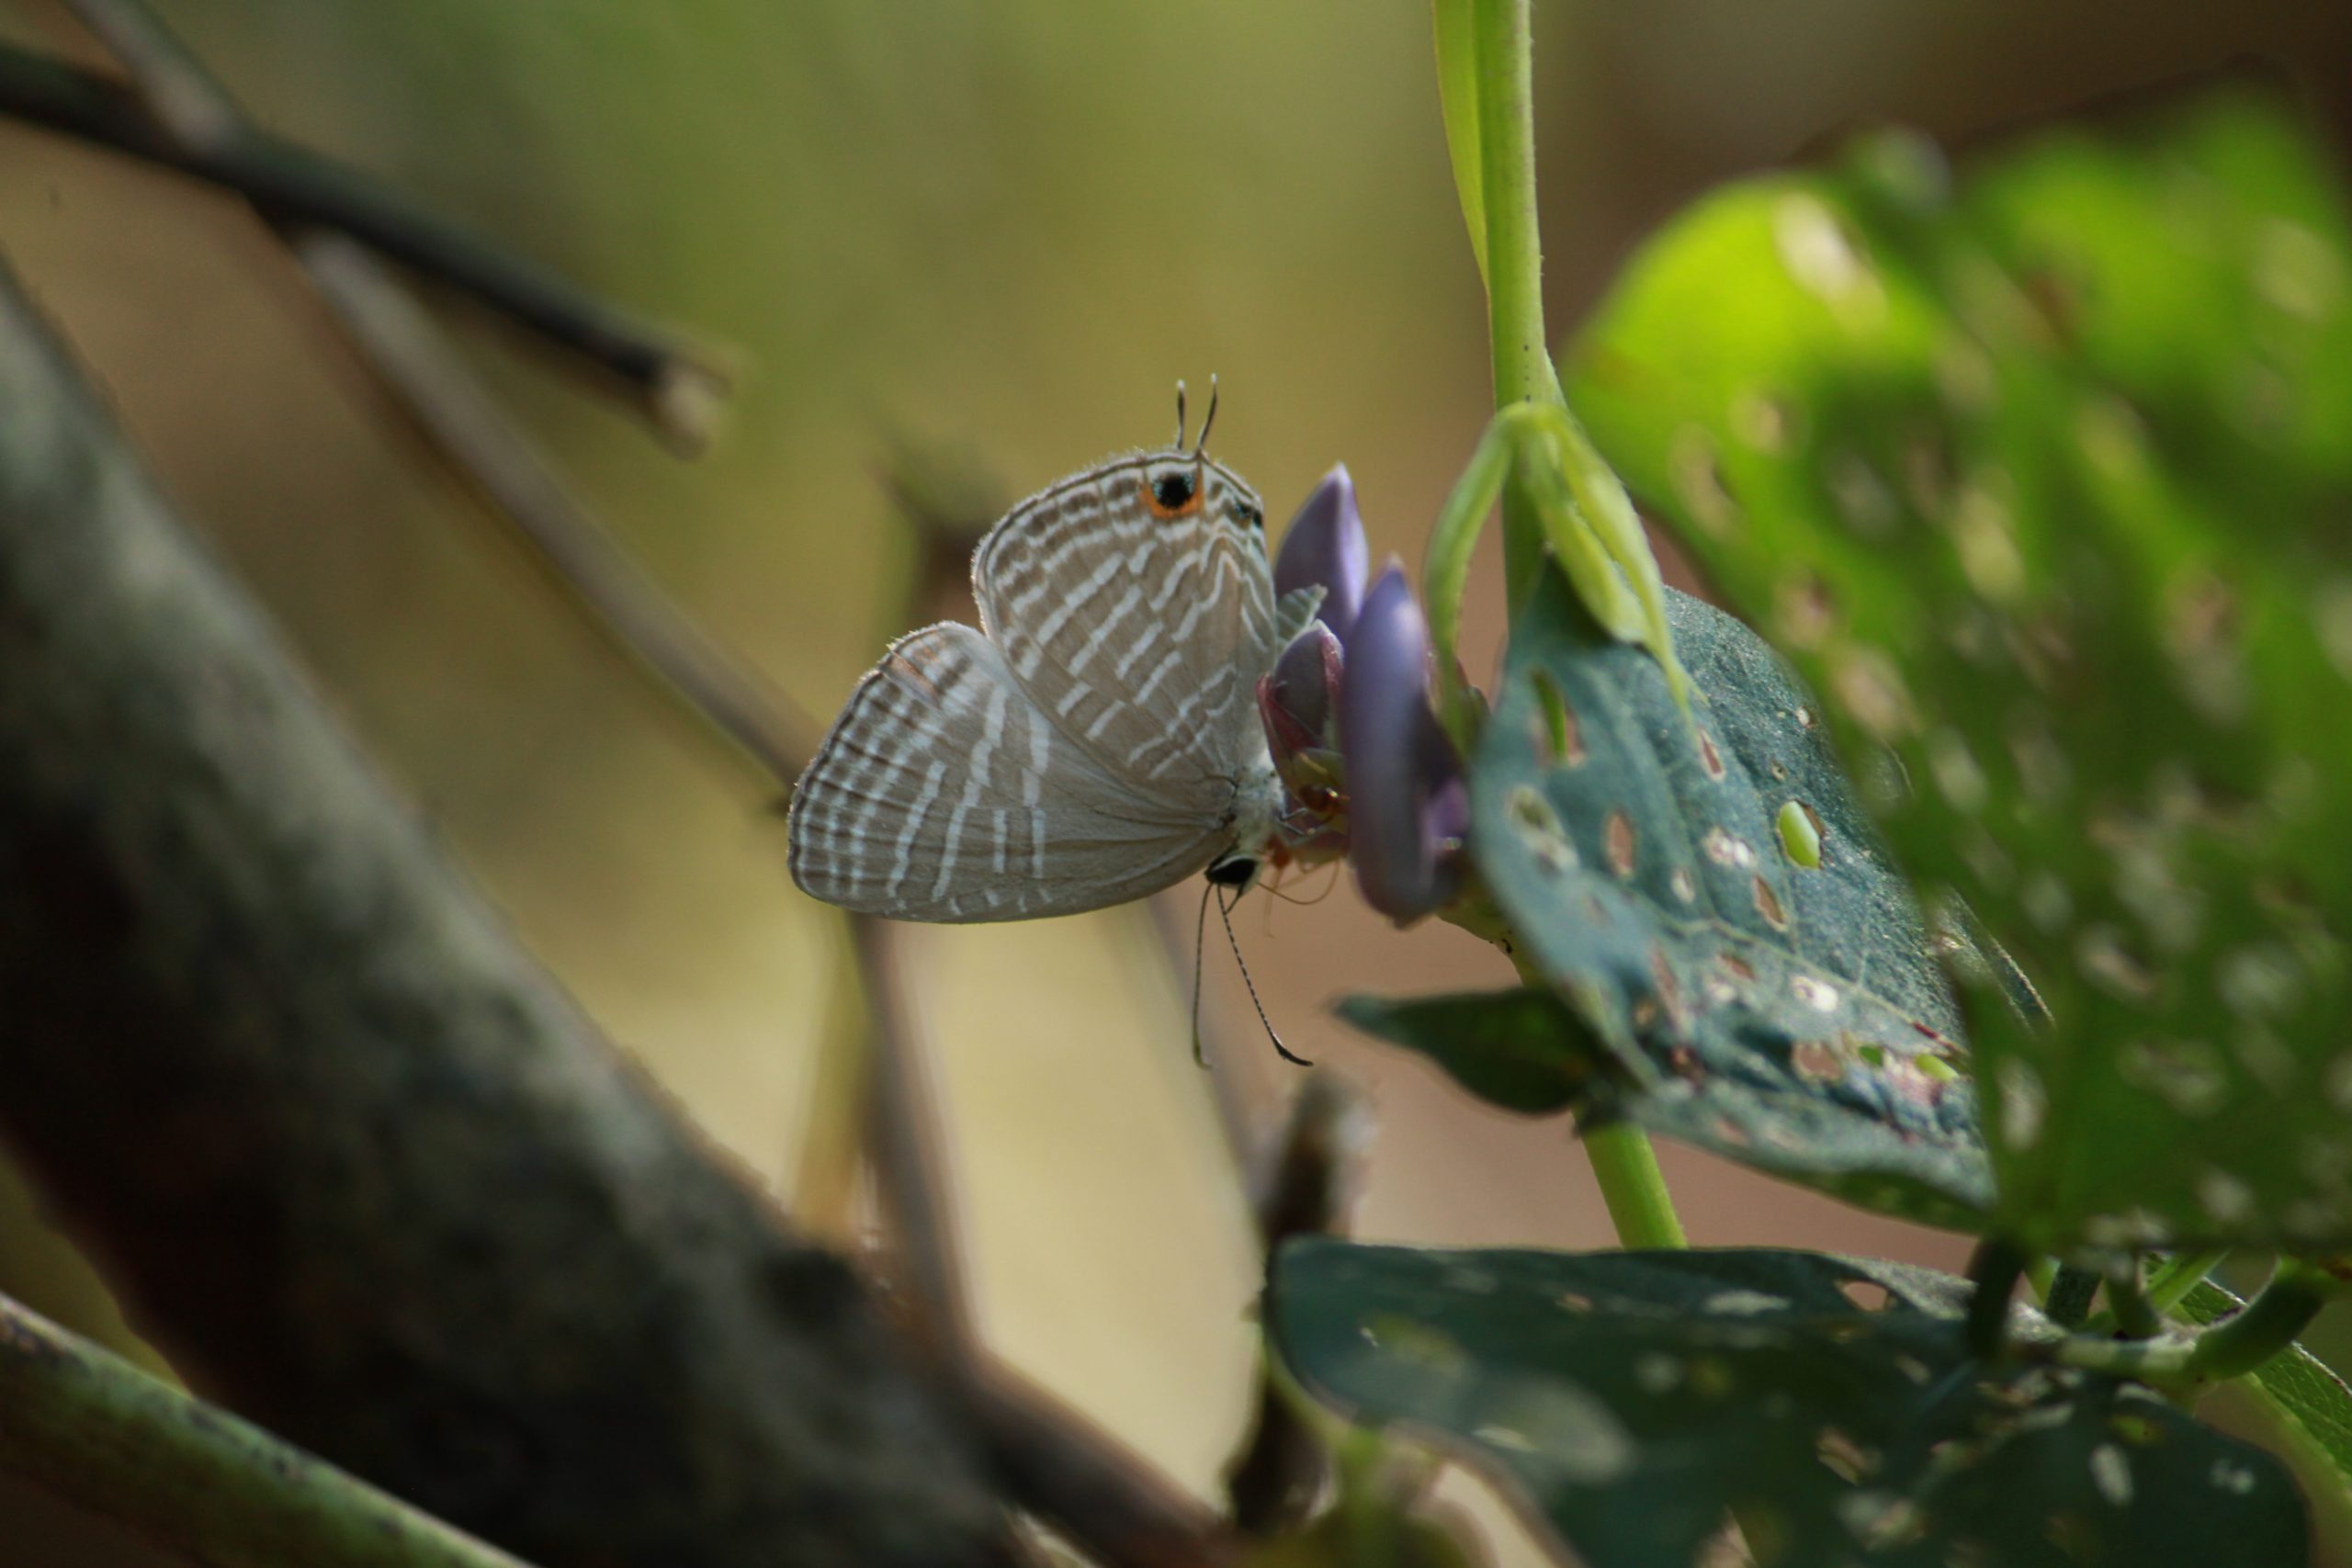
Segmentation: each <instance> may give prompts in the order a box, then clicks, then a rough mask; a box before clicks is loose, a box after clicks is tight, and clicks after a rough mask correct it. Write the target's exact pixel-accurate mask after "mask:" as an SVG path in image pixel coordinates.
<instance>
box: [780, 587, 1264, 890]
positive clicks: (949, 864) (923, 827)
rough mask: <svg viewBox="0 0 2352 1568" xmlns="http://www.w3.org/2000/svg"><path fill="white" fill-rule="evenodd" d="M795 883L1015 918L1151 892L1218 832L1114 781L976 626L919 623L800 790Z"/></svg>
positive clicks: (1202, 860) (846, 713) (848, 713)
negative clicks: (1037, 700)
mask: <svg viewBox="0 0 2352 1568" xmlns="http://www.w3.org/2000/svg"><path fill="white" fill-rule="evenodd" d="M788 831H789V838H790V846H791V847H790V858H791V869H792V877H793V881H794V882H795V883H797V885H798V886H800V887H801V889H802V890H803V891H805V892H807V893H809V895H811V896H812V897H818V898H821V899H823V900H824V901H825V902H827V903H829V904H834V905H838V906H840V907H841V908H846V909H855V910H860V911H863V912H865V913H869V914H878V915H888V916H891V917H894V918H897V919H916V920H937V921H978V920H1008V919H1028V918H1033V917H1036V916H1043V915H1061V914H1073V913H1076V912H1078V911H1080V910H1083V909H1094V908H1103V907H1105V906H1107V905H1112V904H1117V903H1123V902H1125V901H1126V900H1127V899H1130V898H1136V897H1142V896H1143V895H1145V894H1148V893H1153V892H1157V891H1158V890H1159V889H1160V888H1162V887H1166V886H1170V885H1171V884H1173V883H1176V882H1179V881H1181V880H1182V879H1183V878H1184V877H1186V876H1188V875H1190V874H1192V873H1193V872H1195V871H1198V870H1199V869H1201V867H1203V866H1204V865H1205V864H1207V863H1208V862H1209V860H1210V858H1211V857H1212V856H1213V855H1214V854H1215V853H1216V852H1217V851H1218V850H1219V849H1221V848H1222V847H1223V845H1224V840H1225V838H1226V837H1227V835H1226V834H1224V833H1223V832H1222V831H1221V829H1220V828H1219V826H1218V825H1217V824H1216V823H1215V822H1214V821H1212V820H1206V819H1203V818H1200V817H1199V816H1197V815H1190V816H1188V815H1187V814H1186V813H1185V812H1184V811H1182V810H1181V809H1179V810H1170V809H1169V808H1167V807H1164V806H1163V805H1161V804H1159V803H1158V802H1156V801H1154V800H1152V799H1151V798H1149V797H1148V796H1139V795H1136V793H1135V792H1133V791H1132V790H1129V789H1127V788H1126V787H1125V786H1124V785H1123V784H1122V783H1121V782H1119V781H1117V780H1114V779H1113V778H1112V777H1111V776H1110V775H1108V774H1107V773H1104V772H1103V769H1102V768H1101V767H1100V766H1098V765H1097V764H1096V763H1095V761H1093V760H1092V758H1091V756H1089V755H1088V754H1087V753H1086V752H1084V751H1082V750H1079V749H1078V748H1077V747H1075V746H1073V745H1072V744H1070V742H1069V739H1068V738H1067V737H1066V736H1065V735H1064V734H1063V733H1062V731H1061V730H1060V728H1058V727H1057V726H1056V725H1055V724H1054V723H1053V722H1052V721H1051V720H1050V719H1048V718H1047V717H1046V715H1045V714H1043V713H1042V712H1040V711H1039V709H1038V708H1037V706H1036V705H1035V703H1034V702H1033V701H1032V700H1031V699H1030V697H1029V695H1028V694H1027V693H1026V691H1025V690H1024V689H1023V686H1022V685H1021V684H1020V682H1017V681H1015V680H1014V679H1013V676H1012V671H1011V670H1010V669H1009V668H1008V667H1007V664H1006V661H1005V659H1004V656H1003V655H1002V654H1001V652H1000V651H999V650H998V649H996V648H995V647H994V646H993V645H991V644H990V643H989V640H988V639H987V638H986V637H982V636H981V635H980V634H979V633H978V632H977V631H974V630H973V629H972V628H971V627H969V626H960V625H956V624H954V623H946V624H943V625H940V626H927V627H925V628H924V629H922V631H919V632H914V633H912V634H910V635H909V636H907V637H902V638H900V639H899V641H898V642H897V643H895V644H893V645H892V647H891V649H890V651H889V652H888V654H887V655H885V656H884V658H883V660H882V662H881V663H880V664H878V665H876V667H875V668H874V669H873V670H872V671H868V672H867V674H866V675H865V679H864V680H862V681H860V682H858V686H857V690H856V691H855V692H854V693H853V694H852V695H851V697H850V700H849V703H848V705H847V706H845V707H844V708H843V709H842V716H841V717H840V718H839V719H837V720H836V721H835V722H834V724H833V728H832V730H831V733H830V734H828V735H827V736H826V738H825V742H824V745H823V746H822V747H820V749H819V750H818V753H817V756H816V760H815V761H812V762H810V763H809V767H808V770H807V771H806V772H805V773H802V775H801V778H800V783H799V784H798V785H797V787H796V788H795V790H794V792H793V797H792V808H791V814H790V823H789V829H788Z"/></svg>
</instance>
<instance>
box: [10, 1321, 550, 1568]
mask: <svg viewBox="0 0 2352 1568" xmlns="http://www.w3.org/2000/svg"><path fill="white" fill-rule="evenodd" d="M0 1412H5V1413H6V1418H5V1419H0V1469H6V1470H12V1471H16V1472H18V1473H20V1474H23V1475H27V1476H29V1477H31V1478H32V1479H33V1480H35V1481H37V1482H40V1483H41V1484H43V1485H45V1486H49V1487H52V1488H54V1489H55V1490H56V1491H57V1492H59V1493H61V1494H62V1495H65V1496H68V1497H71V1498H74V1500H75V1501H77V1502H79V1503H81V1504H82V1505H83V1506H85V1507H88V1508H91V1509H93V1510H95V1511H96V1512H97V1513H100V1514H105V1515H108V1516H110V1517H114V1518H118V1519H122V1520H124V1521H126V1522H128V1523H130V1524H132V1525H135V1526H137V1527H138V1528H140V1529H143V1530H146V1531H147V1532H149V1533H150V1534H152V1535H153V1536H155V1537H157V1538H158V1539H160V1540H164V1541H166V1542H168V1543H170V1544H171V1545H174V1546H176V1547H179V1548H181V1549H182V1550H184V1551H187V1553H188V1554H189V1555H190V1556H191V1557H194V1558H195V1559H197V1560H198V1561H199V1562H207V1563H211V1564H214V1565H215V1568H282V1565H283V1564H287V1563H297V1562H299V1563H302V1564H304V1565H305V1568H522V1564H521V1563H520V1562H517V1560H516V1559H515V1558H513V1557H510V1556H508V1555H507V1554H506V1553H505V1552H503V1551H499V1550H498V1549H497V1548H496V1547H494V1546H490V1545H487V1544H485V1543H483V1542H481V1541H479V1540H474V1539H473V1538H472V1537H471V1536H468V1535H465V1534H462V1533H461V1532H459V1531H458V1529H455V1528H454V1527H452V1526H449V1525H447V1524H444V1523H442V1522H441V1521H440V1520H438V1519H435V1518H433V1517H430V1516H429V1515H426V1514H424V1513H421V1512H419V1511H418V1510H417V1509H415V1508H413V1507H411V1506H409V1505H408V1504H406V1503H403V1502H401V1501H400V1500H399V1499H398V1498H396V1497H391V1496H388V1495H385V1494H384V1493H382V1492H379V1491H378V1490H377V1489H376V1488H374V1487H373V1486H370V1485H368V1483H366V1482H364V1481H361V1480H359V1479H358V1478H357V1477H356V1476H353V1475H349V1474H346V1473H345V1472H343V1471H340V1470H337V1469H335V1468H334V1466H333V1465H330V1464H328V1463H327V1462H326V1461H324V1460H320V1459H314V1458H312V1457H311V1455H309V1454H307V1453H304V1452H302V1451H301V1450H299V1449H295V1448H291V1447H289V1446H288V1445H287V1444H285V1443H282V1442H280V1441H278V1439H277V1438H273V1437H271V1436H270V1435H269V1434H268V1433H266V1432H265V1431H263V1430H261V1428H259V1427H253V1426H249V1425H247V1424H246V1423H245V1422H243V1421H241V1420H239V1419H238V1418H237V1417H236V1416H232V1415H230V1414H229V1413H228V1412H227V1411H225V1410H221V1409H220V1408H218V1407H217V1406H214V1405H209V1404H204V1403H202V1402H201V1401H199V1400H195V1399H191V1398H189V1397H188V1396H187V1394H184V1393H180V1392H179V1391H178V1390H177V1389H175V1388H172V1387H170V1386H169V1385H167V1384H165V1383H163V1382H157V1381H156V1380H155V1379H153V1378H151V1377H149V1376H148V1375H147V1374H146V1373H145V1372H142V1371H140V1370H139V1369H138V1368H136V1367H133V1366H132V1365H130V1363H129V1362H128V1361H123V1360H120V1359H117V1358H115V1357H113V1356H110V1355H108V1354H107V1353H106V1352H105V1351H103V1350H101V1349H99V1348H97V1347H96V1346H95V1345H91V1344H89V1343H87V1342H86V1341H85V1340H82V1339H79V1338H77V1337H74V1335H71V1334H68V1333H66V1332H65V1331H64V1330H63V1329H62V1328H59V1327H57V1326H56V1325H54V1324H51V1323H49V1322H47V1321H45V1320H43V1319H41V1318H40V1317H36V1316H35V1315H34V1314H31V1313H29V1312H28V1311H26V1310H25V1309H24V1308H23V1307H20V1306H18V1305H17V1303H14V1302H11V1301H9V1300H7V1299H6V1297H0Z"/></svg>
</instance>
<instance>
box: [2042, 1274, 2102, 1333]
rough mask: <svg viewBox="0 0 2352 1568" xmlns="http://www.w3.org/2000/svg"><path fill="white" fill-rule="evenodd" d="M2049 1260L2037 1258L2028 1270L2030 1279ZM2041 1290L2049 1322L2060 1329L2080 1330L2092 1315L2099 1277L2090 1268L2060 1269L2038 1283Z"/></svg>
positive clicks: (2043, 1307) (2043, 1310)
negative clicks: (2092, 1300)
mask: <svg viewBox="0 0 2352 1568" xmlns="http://www.w3.org/2000/svg"><path fill="white" fill-rule="evenodd" d="M2049 1263H2050V1260H2049V1259H2048V1258H2039V1259H2036V1261H2035V1263H2034V1265H2032V1266H2030V1267H2029V1268H2028V1269H2026V1273H2027V1274H2028V1275H2029V1276H2030V1275H2032V1274H2033V1273H2034V1271H2035V1269H2037V1268H2042V1267H2048V1266H2049ZM2036 1283H2037V1285H2038V1286H2039V1287H2040V1289H2041V1310H2042V1312H2043V1313H2044V1314H2046V1315H2047V1316H2048V1317H2049V1319H2050V1321H2051V1322H2052V1323H2054V1324H2056V1325H2058V1326H2059V1327H2061V1328H2080V1327H2081V1326H2082V1325H2083V1324H2084V1322H2085V1320H2086V1319H2087V1318H2089V1316H2090V1314H2091V1298H2092V1297H2094V1296H2096V1295H2098V1275H2097V1274H2095V1273H2093V1272H2092V1271H2091V1270H2090V1269H2071V1268H2058V1269H2053V1270H2052V1273H2051V1275H2050V1278H2049V1279H2048V1280H2037V1281H2036Z"/></svg>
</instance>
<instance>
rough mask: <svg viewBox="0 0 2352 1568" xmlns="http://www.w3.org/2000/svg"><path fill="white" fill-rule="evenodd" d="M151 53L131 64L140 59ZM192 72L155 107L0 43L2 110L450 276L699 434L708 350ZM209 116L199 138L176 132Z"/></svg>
mask: <svg viewBox="0 0 2352 1568" xmlns="http://www.w3.org/2000/svg"><path fill="white" fill-rule="evenodd" d="M153 58H154V57H153V54H152V52H151V53H147V54H142V55H141V56H139V57H138V58H137V59H135V60H134V61H133V62H132V63H133V64H134V65H136V66H149V65H152V64H153ZM189 80H190V78H189V77H188V75H187V73H185V72H182V73H178V74H175V76H173V77H172V78H170V84H171V85H169V86H168V87H166V88H165V89H164V95H163V97H162V101H161V102H160V103H159V104H158V105H157V106H156V107H157V109H158V111H159V112H158V113H153V114H151V113H150V112H149V110H148V107H147V106H146V105H144V104H142V103H141V100H140V98H139V97H138V96H134V95H133V94H132V93H130V92H127V91H125V90H124V89H123V88H121V87H119V86H117V85H115V84H113V83H111V82H108V81H107V80H105V79H104V78H102V77H98V76H94V75H91V74H89V73H86V72H82V71H77V70H74V68H73V67H71V66H68V65H64V64H62V63H60V62H56V61H53V60H50V59H47V58H45V57H43V56H41V55H39V54H34V53H30V52H28V51H24V50H19V49H13V48H7V47H5V46H0V115H6V116H8V117H9V118H15V119H18V120H22V121H25V122H26V123H28V124H31V125H38V126H41V127H44V128H46V129H48V130H54V131H57V132H60V133H61V134H63V135H67V136H71V137H74V139H76V140H77V141H86V142H90V143H92V144H93V145H96V146H100V147H106V148H110V149H112V150H113V151H115V152H121V153H124V154H126V155H128V156H130V157H133V158H137V159H140V160H141V161H142V162H145V163H149V164H157V165H160V166H162V167H164V168H168V169H174V170H176V171H178V172H179V173H182V174H185V175H191V176H193V177H195V178H197V179H200V180H204V181H206V182H208V183H209V184H211V185H215V186H220V187H221V188H223V189H225V190H229V191H232V192H234V193H236V194H237V195H239V196H243V197H245V198H246V199H247V200H249V201H251V202H252V203H253V204H254V207H255V208H257V209H260V211H261V212H262V213H263V214H264V215H265V216H266V217H267V218H269V219H270V220H273V221H275V222H281V223H293V224H298V225H303V226H314V227H318V228H324V229H330V230H333V231H336V232H338V233H343V234H347V235H349V236H351V237H352V238H353V239H354V240H356V241H358V242H359V243H363V244H365V245H367V246H368V248H369V249H371V250H374V251H376V252H379V253H380V254H383V255H385V256H388V257H390V258H391V259H392V260H394V261H397V262H399V263H401V265H404V266H406V267H409V268H411V269H412V270H413V271H415V272H417V273H419V274H422V275H424V276H429V277H432V278H434V279H435V280H436V281H438V282H440V283H442V284H445V285H447V287H448V288H451V289H453V290H455V291H457V292H458V293H459V294H461V295H464V296H466V297H467V298H469V299H473V300H474V301H476V302H477V303H479V304H481V305H482V306H484V307H486V308H487V309H489V310H492V312H494V313H495V314H496V315H497V316H498V317H499V318H501V319H502V320H505V321H511V322H513V323H515V325H517V326H519V327H521V328H523V329H525V330H526V332H528V333H531V334H532V335H533V336H534V337H536V338H537V339H538V340H539V341H541V342H543V343H546V344H549V345H550V346H552V347H555V348H558V349H560V350H562V351H563V352H564V353H565V354H567V355H570V356H571V357H572V358H574V359H577V360H579V361H582V362H583V363H586V364H588V365H590V366H593V367H595V368H596V369H598V370H599V371H601V372H603V373H605V374H607V375H609V376H611V377H614V378H617V381H618V383H619V385H621V386H622V387H623V388H625V389H627V390H628V392H629V394H630V395H631V397H632V399H633V400H634V401H635V402H636V403H637V404H638V406H639V407H640V408H641V409H642V410H643V411H644V412H647V413H648V414H649V415H650V417H651V418H652V419H653V420H654V422H655V423H656V425H657V427H658V428H660V429H661V430H662V433H663V434H664V435H665V436H667V437H668V438H669V439H671V440H672V441H673V442H674V443H676V444H678V445H680V446H684V447H687V448H689V449H691V448H693V447H695V446H700V445H701V444H702V443H703V442H704V441H705V440H706V439H707V434H708V430H709V425H710V423H711V415H712V412H713V409H714V408H715V406H716V403H717V402H718V399H719V398H720V397H721V396H723V394H724V390H725V388H726V384H727V377H726V375H725V373H724V372H723V371H722V370H721V369H719V367H718V366H716V365H715V364H713V363H712V362H711V361H710V360H709V358H708V357H707V356H706V355H701V354H699V353H697V352H695V350H692V349H690V348H688V347H686V346H685V345H684V344H678V343H676V342H673V341H672V340H671V339H669V338H668V337H666V336H664V335H663V334H662V333H658V332H656V331H654V330H653V329H650V328H649V327H645V326H643V325H640V324H639V322H637V321H634V320H632V319H630V318H629V317H628V316H626V315H624V314H622V313H621V312H619V311H617V310H614V309H613V308H612V307H611V306H609V305H607V304H605V302H604V301H602V300H601V299H597V298H595V297H594V295H591V294H588V293H586V292H584V291H582V290H581V289H578V288H573V287H572V286H571V284H569V283H567V282H565V281H564V280H563V279H562V278H560V277H559V276H556V275H555V274H553V273H551V272H549V271H548V270H546V269H544V268H542V267H538V266H536V265H531V264H529V263H526V262H524V261H521V260H518V259H516V258H515V257H513V256H510V255H508V254H505V253H503V252H502V251H499V250H497V249H495V248H493V247H492V246H491V245H489V244H487V243H484V242H482V241H481V240H479V239H477V238H476V237H474V236H473V235H470V234H468V233H466V232H464V231H460V230H458V229H455V228H453V227H451V226H449V225H448V224H446V223H444V222H442V221H440V220H437V219H435V218H433V217H431V216H430V215H428V214H426V213H424V212H423V211H421V210H419V209H416V208H414V207H412V206H410V205H408V204H407V203H406V202H404V201H401V199H399V198H398V197H394V196H392V195H391V194H390V193H389V192H388V191H386V190H384V189H382V188H381V187H380V186H375V185H372V184H370V183H368V182H367V181H366V180H363V179H361V178H360V177H359V176H357V175H355V174H353V173H352V172H351V171H350V170H348V169H345V168H344V167H343V166H341V165H339V164H334V163H331V162H329V161H327V160H325V159H322V158H320V157H317V156H315V155H313V154H311V153H309V152H304V151H302V150H301V149H300V148H298V147H294V146H292V145H290V144H288V143H287V142H284V141H278V140H277V139H276V138H274V137H271V136H267V135H266V134H264V133H262V132H259V131H256V130H250V129H247V128H245V127H244V126H243V121H242V119H229V120H226V121H225V123H226V124H228V125H230V126H232V127H234V128H235V129H234V130H233V131H232V132H231V133H228V134H220V133H219V129H218V128H219V126H220V124H221V123H224V122H223V121H221V120H220V118H219V117H217V116H213V115H210V114H209V112H208V111H205V110H202V109H201V108H198V109H197V110H195V111H193V112H192V110H191V105H192V104H198V103H200V102H201V100H198V99H196V98H194V97H193V96H192V95H191V94H190V93H189V92H188V91H187V84H188V82H189ZM208 119H209V120H210V121H211V122H212V130H213V132H214V133H213V134H211V135H210V136H209V138H208V139H207V140H204V141H192V140H191V141H184V140H183V139H182V138H183V136H184V135H186V134H187V133H188V132H189V131H190V130H194V129H201V128H203V127H204V126H205V124H206V122H207V120H208Z"/></svg>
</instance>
